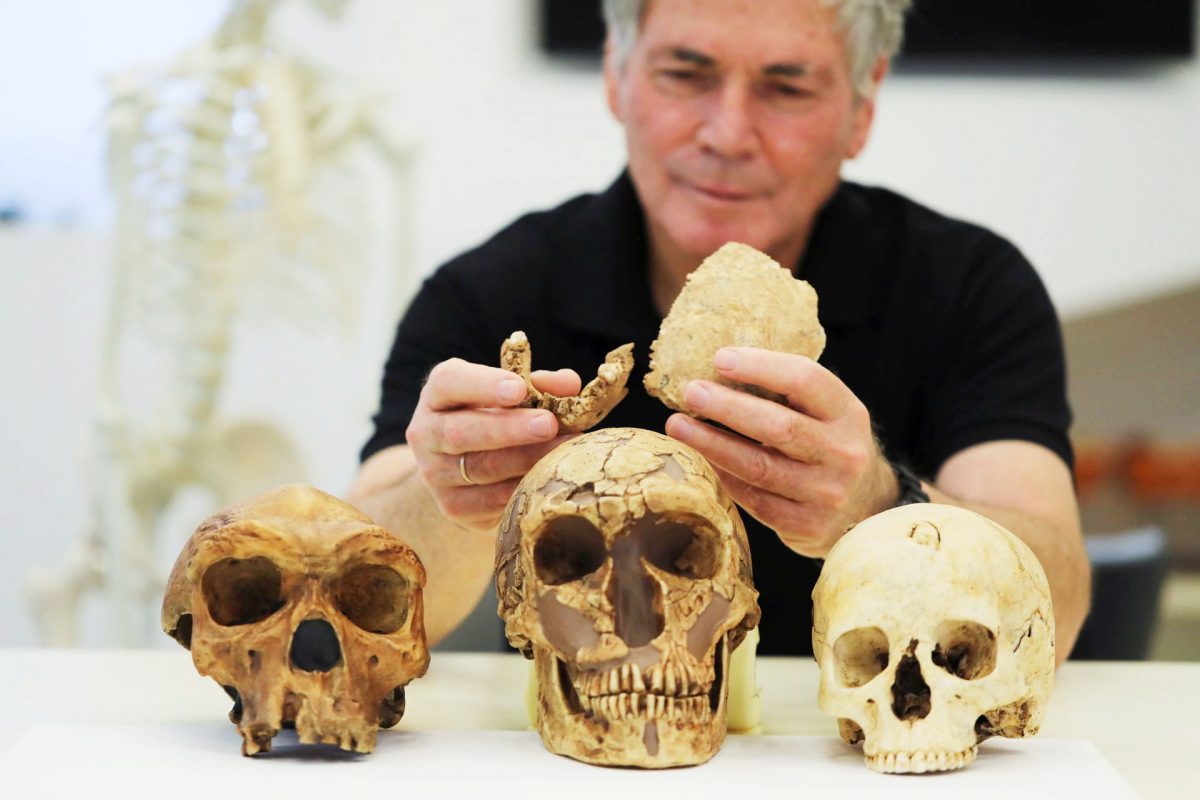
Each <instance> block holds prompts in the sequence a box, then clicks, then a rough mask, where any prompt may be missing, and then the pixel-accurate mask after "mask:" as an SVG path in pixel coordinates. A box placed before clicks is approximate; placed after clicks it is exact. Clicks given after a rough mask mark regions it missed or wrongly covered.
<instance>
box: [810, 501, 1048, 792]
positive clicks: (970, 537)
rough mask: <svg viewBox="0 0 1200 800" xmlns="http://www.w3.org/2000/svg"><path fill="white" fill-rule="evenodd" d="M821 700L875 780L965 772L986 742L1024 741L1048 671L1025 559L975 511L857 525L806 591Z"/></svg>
mask: <svg viewBox="0 0 1200 800" xmlns="http://www.w3.org/2000/svg"><path fill="white" fill-rule="evenodd" d="M813 648H814V649H813V652H814V653H815V654H816V658H817V661H818V665H819V666H820V669H821V680H820V689H819V694H818V701H819V704H820V706H821V709H822V710H823V711H825V712H826V713H828V714H830V715H832V716H834V717H836V718H837V719H838V727H839V731H840V733H841V735H842V738H843V739H845V740H846V741H847V742H848V743H850V744H862V746H863V754H864V757H865V759H866V763H867V766H868V767H869V768H871V769H873V770H876V771H879V772H900V773H904V772H935V771H943V770H950V769H958V768H960V767H964V766H966V765H967V764H969V763H971V761H972V760H974V758H975V756H976V753H977V749H976V746H977V744H978V743H979V742H980V741H982V740H984V739H986V738H988V737H989V736H992V735H1002V736H1009V737H1024V736H1032V735H1033V734H1035V733H1036V732H1037V730H1038V727H1039V726H1040V723H1041V718H1042V715H1043V713H1044V710H1045V703H1046V700H1047V699H1048V696H1049V692H1050V689H1051V687H1052V685H1053V674H1054V628H1053V612H1052V609H1051V607H1050V593H1049V586H1048V584H1047V583H1046V579H1045V574H1044V573H1043V572H1042V569H1041V565H1040V564H1039V563H1038V562H1037V560H1036V558H1035V557H1034V556H1033V553H1032V552H1031V551H1029V549H1028V548H1027V547H1026V546H1025V545H1024V544H1023V543H1022V542H1020V540H1018V539H1017V538H1016V537H1015V536H1013V535H1012V534H1011V533H1009V532H1008V531H1006V530H1004V529H1003V528H1001V527H1000V526H998V525H995V523H992V522H991V521H990V520H987V519H985V518H983V517H980V516H979V515H977V514H974V513H973V512H970V511H966V510H964V509H957V508H952V507H950V506H938V505H928V504H926V505H911V506H903V507H901V508H897V509H892V510H890V511H887V512H884V513H883V514H880V515H877V516H876V517H872V518H871V519H868V520H866V521H864V522H863V523H860V525H859V526H857V527H855V528H854V529H852V530H851V531H850V532H849V533H847V534H846V535H845V536H844V537H843V539H842V540H841V541H840V542H839V543H838V544H837V545H836V546H835V547H834V549H833V550H832V551H831V552H830V554H829V557H828V558H827V559H826V563H825V567H824V569H823V570H822V573H821V578H820V579H819V580H818V582H817V586H816V588H815V589H814V590H813Z"/></svg>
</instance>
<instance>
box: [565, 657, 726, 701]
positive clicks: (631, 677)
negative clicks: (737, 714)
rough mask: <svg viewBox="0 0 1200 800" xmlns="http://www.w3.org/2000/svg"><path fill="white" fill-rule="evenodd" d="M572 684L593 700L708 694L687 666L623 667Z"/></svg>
mask: <svg viewBox="0 0 1200 800" xmlns="http://www.w3.org/2000/svg"><path fill="white" fill-rule="evenodd" d="M573 680H574V682H575V686H576V689H577V691H578V693H579V694H580V695H581V696H582V695H588V696H591V697H604V696H607V695H615V694H653V695H661V696H663V697H677V698H683V697H695V696H698V695H703V694H706V693H707V692H708V686H707V685H706V684H705V683H702V682H701V681H700V680H698V679H697V677H696V676H695V675H694V674H693V673H692V670H691V669H690V668H689V667H688V666H687V665H685V664H655V665H654V666H652V667H649V668H648V669H646V671H645V672H643V671H642V669H641V667H639V666H638V665H637V664H633V663H630V664H622V665H621V666H619V667H614V668H613V669H611V670H606V671H595V672H588V673H585V674H584V675H583V676H580V677H577V678H574V679H573Z"/></svg>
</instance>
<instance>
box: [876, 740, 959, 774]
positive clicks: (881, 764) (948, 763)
mask: <svg viewBox="0 0 1200 800" xmlns="http://www.w3.org/2000/svg"><path fill="white" fill-rule="evenodd" d="M977 752H979V748H978V747H974V746H972V747H969V748H967V749H966V750H962V751H959V752H957V753H947V752H944V751H943V752H937V751H932V750H929V751H926V750H920V751H917V752H916V753H876V754H875V755H870V756H867V766H868V767H869V768H871V769H873V770H875V771H876V772H942V771H944V770H948V769H959V768H960V767H965V766H966V765H967V764H970V763H971V762H972V761H974V760H975V754H976V753H977Z"/></svg>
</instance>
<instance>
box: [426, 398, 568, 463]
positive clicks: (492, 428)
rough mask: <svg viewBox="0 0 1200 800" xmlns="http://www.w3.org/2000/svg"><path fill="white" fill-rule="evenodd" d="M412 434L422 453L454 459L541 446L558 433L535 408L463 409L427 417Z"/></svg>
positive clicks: (550, 416)
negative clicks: (443, 455)
mask: <svg viewBox="0 0 1200 800" xmlns="http://www.w3.org/2000/svg"><path fill="white" fill-rule="evenodd" d="M414 433H415V435H416V438H417V444H418V445H420V446H421V447H422V448H423V449H425V450H427V451H429V452H432V453H444V454H446V455H453V456H457V455H460V454H462V453H473V452H475V451H477V450H498V449H500V448H503V447H520V446H521V445H526V444H535V443H538V442H545V441H547V440H549V439H551V438H552V437H553V436H554V435H555V434H557V433H558V420H557V419H556V418H555V416H554V414H552V413H551V412H549V411H546V410H544V409H539V408H505V409H495V408H464V409H459V410H458V411H447V412H444V413H441V414H431V415H429V418H428V420H427V421H426V423H425V424H424V425H423V426H421V427H420V429H418V430H416V431H414ZM411 438H412V437H410V440H411Z"/></svg>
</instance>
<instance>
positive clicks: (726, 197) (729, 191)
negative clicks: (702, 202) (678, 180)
mask: <svg viewBox="0 0 1200 800" xmlns="http://www.w3.org/2000/svg"><path fill="white" fill-rule="evenodd" d="M685 185H686V186H687V187H688V188H690V189H691V190H692V191H694V192H695V193H696V194H699V195H701V196H703V197H705V198H708V199H709V200H715V201H717V202H719V203H741V202H745V201H746V200H750V199H753V198H754V197H756V196H757V195H756V194H755V193H754V192H748V191H746V190H745V189H738V188H735V187H730V186H721V185H718V184H708V183H690V182H688V183H686V184H685Z"/></svg>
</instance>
